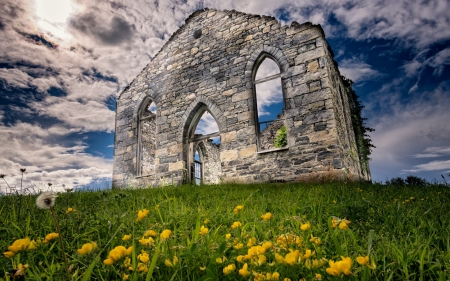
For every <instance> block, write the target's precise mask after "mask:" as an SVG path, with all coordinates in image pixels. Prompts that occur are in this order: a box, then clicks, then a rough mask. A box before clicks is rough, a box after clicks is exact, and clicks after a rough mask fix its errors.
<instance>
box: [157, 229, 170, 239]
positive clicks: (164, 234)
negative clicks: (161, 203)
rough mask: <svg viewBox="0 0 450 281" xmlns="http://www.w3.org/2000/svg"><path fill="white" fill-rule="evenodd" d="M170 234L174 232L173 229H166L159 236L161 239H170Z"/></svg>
mask: <svg viewBox="0 0 450 281" xmlns="http://www.w3.org/2000/svg"><path fill="white" fill-rule="evenodd" d="M170 234H172V231H171V230H169V229H164V230H163V231H162V232H161V234H160V235H159V237H160V238H161V240H166V239H169V237H170Z"/></svg>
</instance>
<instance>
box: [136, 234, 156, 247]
mask: <svg viewBox="0 0 450 281" xmlns="http://www.w3.org/2000/svg"><path fill="white" fill-rule="evenodd" d="M138 242H139V243H141V244H142V245H144V246H153V244H154V243H155V240H154V239H153V238H152V237H148V238H145V235H144V237H142V239H139V240H138Z"/></svg>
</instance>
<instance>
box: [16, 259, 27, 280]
mask: <svg viewBox="0 0 450 281" xmlns="http://www.w3.org/2000/svg"><path fill="white" fill-rule="evenodd" d="M27 268H28V264H25V265H23V264H21V263H19V265H18V266H17V268H16V272H15V273H14V275H13V279H14V280H15V279H16V277H17V279H21V277H24V276H25V271H26V270H27Z"/></svg>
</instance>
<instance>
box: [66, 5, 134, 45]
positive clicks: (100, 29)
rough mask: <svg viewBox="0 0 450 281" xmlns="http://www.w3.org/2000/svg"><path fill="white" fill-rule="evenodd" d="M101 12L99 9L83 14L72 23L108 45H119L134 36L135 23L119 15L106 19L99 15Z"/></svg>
mask: <svg viewBox="0 0 450 281" xmlns="http://www.w3.org/2000/svg"><path fill="white" fill-rule="evenodd" d="M99 14H102V13H101V12H100V11H98V10H97V11H93V12H89V13H86V14H82V15H80V16H79V17H76V18H75V19H72V20H71V21H70V24H71V26H72V27H73V28H75V29H76V30H78V31H80V32H82V33H84V34H87V35H89V36H92V37H93V38H94V39H95V40H97V41H99V42H100V43H102V44H106V45H118V44H121V43H122V42H127V41H130V40H131V39H132V38H133V35H134V33H135V31H136V30H135V27H134V25H132V24H129V23H128V22H127V21H126V20H125V19H123V18H121V17H118V16H114V17H112V18H111V19H107V21H105V19H102V18H101V17H99ZM108 21H109V22H108ZM130 43H132V42H130Z"/></svg>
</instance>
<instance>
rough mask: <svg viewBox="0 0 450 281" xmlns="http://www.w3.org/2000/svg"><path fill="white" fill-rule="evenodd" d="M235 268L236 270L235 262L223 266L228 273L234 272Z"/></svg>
mask: <svg viewBox="0 0 450 281" xmlns="http://www.w3.org/2000/svg"><path fill="white" fill-rule="evenodd" d="M234 270H236V266H235V265H234V263H232V264H230V265H228V266H226V267H224V268H223V274H225V275H228V274H230V273H231V272H233V271H234Z"/></svg>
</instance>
